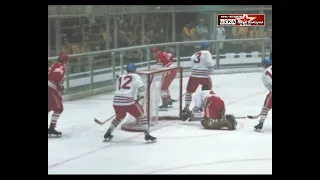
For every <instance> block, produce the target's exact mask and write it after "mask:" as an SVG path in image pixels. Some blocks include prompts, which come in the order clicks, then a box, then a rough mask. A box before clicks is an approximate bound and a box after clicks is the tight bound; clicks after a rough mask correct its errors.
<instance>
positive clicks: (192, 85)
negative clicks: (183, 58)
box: [185, 42, 214, 109]
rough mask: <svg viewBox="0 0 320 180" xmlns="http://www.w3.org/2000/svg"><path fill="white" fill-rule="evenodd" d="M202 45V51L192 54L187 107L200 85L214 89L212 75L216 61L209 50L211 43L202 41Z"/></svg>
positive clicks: (186, 107)
mask: <svg viewBox="0 0 320 180" xmlns="http://www.w3.org/2000/svg"><path fill="white" fill-rule="evenodd" d="M200 46H201V51H199V52H196V53H195V54H194V55H193V56H191V74H190V77H189V80H188V84H187V89H186V91H187V92H186V95H185V109H188V108H189V105H190V103H191V101H192V94H193V93H194V92H196V90H197V88H198V86H199V85H205V86H208V88H209V89H212V82H211V77H210V75H211V74H212V73H213V66H214V61H213V60H212V55H211V53H210V51H208V48H209V44H208V43H206V42H201V44H200Z"/></svg>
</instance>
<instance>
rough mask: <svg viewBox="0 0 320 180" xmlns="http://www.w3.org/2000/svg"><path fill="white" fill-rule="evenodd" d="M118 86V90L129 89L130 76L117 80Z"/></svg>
mask: <svg viewBox="0 0 320 180" xmlns="http://www.w3.org/2000/svg"><path fill="white" fill-rule="evenodd" d="M118 81H119V86H118V89H119V90H121V89H130V88H131V87H130V83H131V82H132V76H124V77H123V78H122V77H119V78H118Z"/></svg>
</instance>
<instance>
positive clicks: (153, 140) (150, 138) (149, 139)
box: [144, 134, 157, 142]
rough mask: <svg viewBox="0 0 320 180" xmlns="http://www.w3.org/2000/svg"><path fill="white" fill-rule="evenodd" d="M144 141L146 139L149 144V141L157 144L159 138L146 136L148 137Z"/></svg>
mask: <svg viewBox="0 0 320 180" xmlns="http://www.w3.org/2000/svg"><path fill="white" fill-rule="evenodd" d="M144 139H145V140H146V141H147V142H149V141H152V142H156V141H157V138H155V137H153V136H151V135H150V134H146V135H145V136H144Z"/></svg>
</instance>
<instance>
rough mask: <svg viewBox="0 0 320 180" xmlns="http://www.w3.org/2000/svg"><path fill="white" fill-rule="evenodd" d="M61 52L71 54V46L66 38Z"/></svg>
mask: <svg viewBox="0 0 320 180" xmlns="http://www.w3.org/2000/svg"><path fill="white" fill-rule="evenodd" d="M61 52H62V53H65V54H71V52H72V50H71V44H70V43H69V41H68V39H67V38H66V37H64V38H63V41H62V44H61Z"/></svg>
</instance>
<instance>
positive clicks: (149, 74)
mask: <svg viewBox="0 0 320 180" xmlns="http://www.w3.org/2000/svg"><path fill="white" fill-rule="evenodd" d="M173 69H176V70H177V71H178V75H177V76H176V80H174V82H172V84H174V85H171V86H173V88H175V90H174V94H172V96H175V97H177V100H178V103H177V104H179V107H176V108H175V111H178V112H176V113H174V115H172V114H170V112H169V111H165V112H161V113H159V105H161V103H162V102H161V95H160V94H161V80H162V76H163V74H164V73H166V72H167V71H169V70H173ZM180 72H181V73H182V68H180V67H178V68H167V69H166V70H161V71H139V72H137V74H139V75H140V76H141V78H142V79H143V81H144V84H145V86H146V94H145V100H143V101H142V102H141V105H142V107H143V110H144V112H145V114H146V116H147V118H148V120H149V125H150V126H149V127H150V130H153V129H154V128H156V126H157V125H158V124H159V121H161V120H178V119H179V117H178V116H177V114H179V113H180V109H181V107H182V105H180V104H181V98H182V95H181V93H180V92H179V91H180V89H181V88H182V84H181V83H182V79H181V81H179V80H177V79H180V78H182V76H180ZM176 89H177V90H176ZM176 106H178V105H176ZM121 129H122V130H125V131H134V132H141V131H142V129H141V127H140V126H139V124H138V121H137V120H136V119H135V118H134V117H133V116H131V115H130V114H127V116H126V118H125V122H124V123H123V124H122V125H121Z"/></svg>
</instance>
